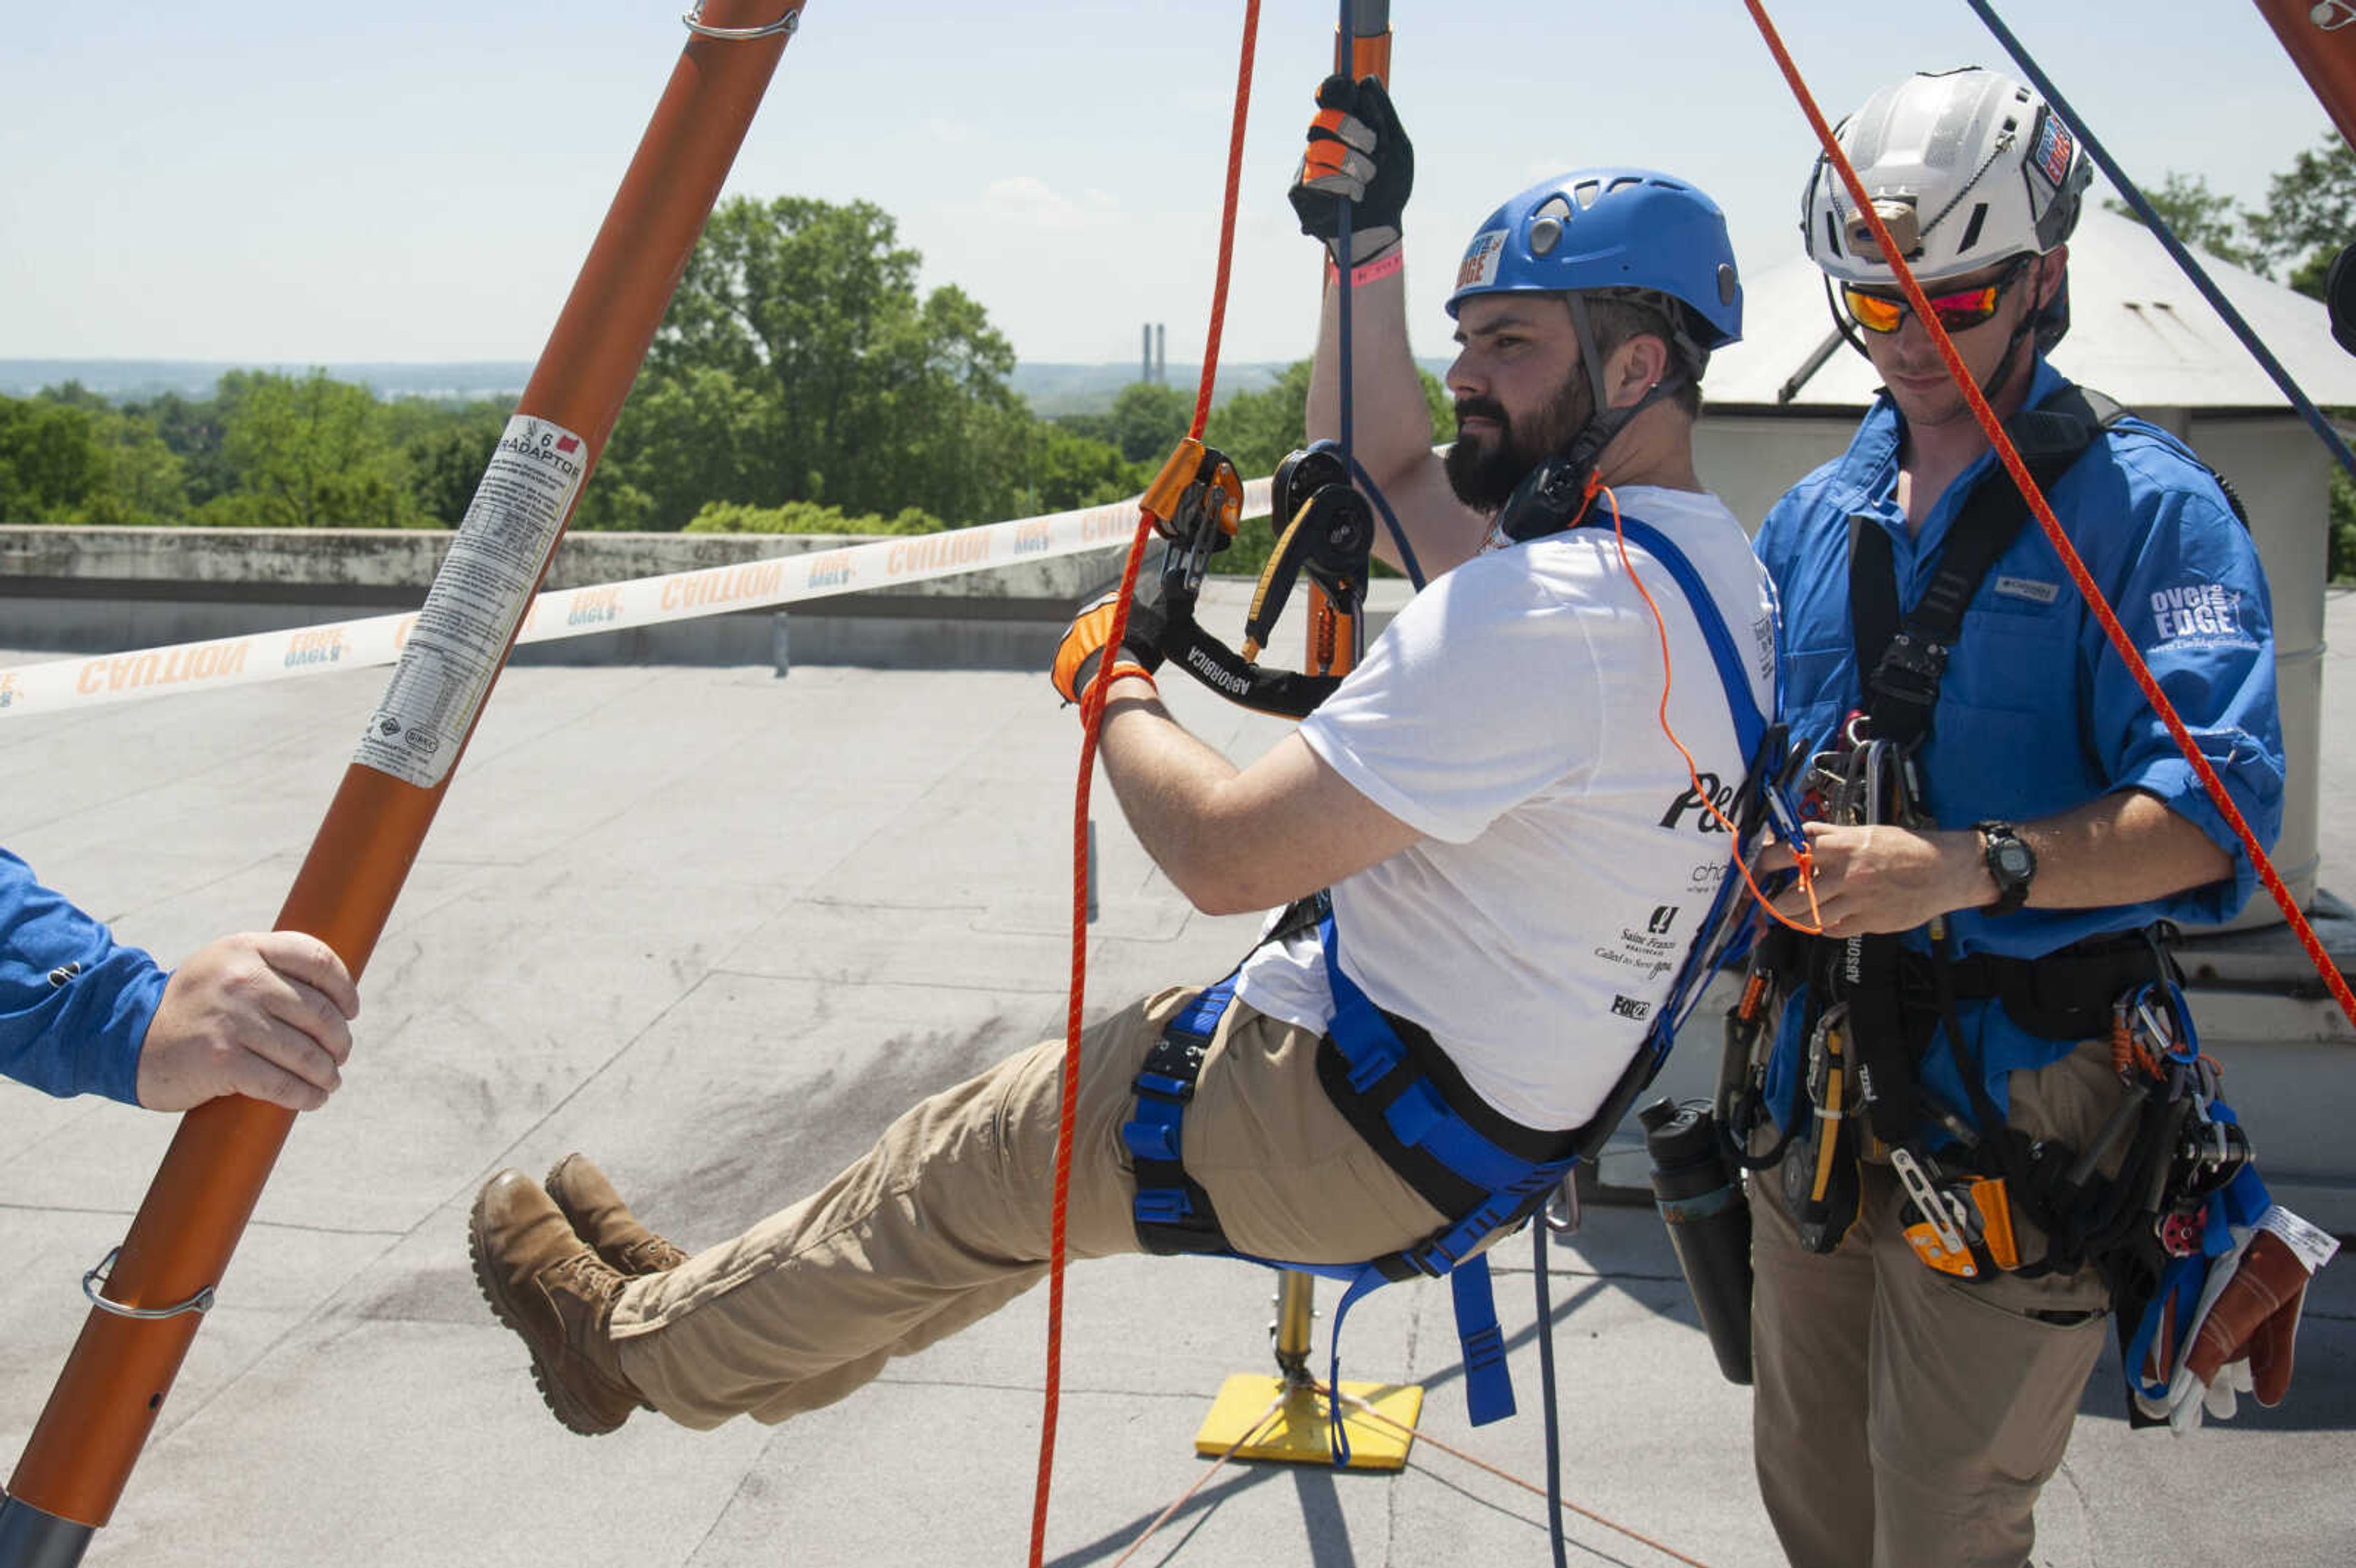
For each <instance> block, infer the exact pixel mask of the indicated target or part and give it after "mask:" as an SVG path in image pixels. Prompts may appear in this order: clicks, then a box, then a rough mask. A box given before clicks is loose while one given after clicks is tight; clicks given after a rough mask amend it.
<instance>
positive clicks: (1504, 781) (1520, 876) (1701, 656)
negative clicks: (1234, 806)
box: [1237, 485, 1775, 1129]
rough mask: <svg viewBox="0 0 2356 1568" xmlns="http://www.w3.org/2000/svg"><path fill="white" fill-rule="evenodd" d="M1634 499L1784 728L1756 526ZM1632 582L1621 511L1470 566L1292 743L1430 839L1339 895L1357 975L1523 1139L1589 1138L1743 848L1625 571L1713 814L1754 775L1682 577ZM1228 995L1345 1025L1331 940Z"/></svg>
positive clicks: (1425, 595) (1699, 499) (1650, 574)
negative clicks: (1774, 703) (1685, 563)
mask: <svg viewBox="0 0 2356 1568" xmlns="http://www.w3.org/2000/svg"><path fill="white" fill-rule="evenodd" d="M1618 499H1619V504H1620V507H1621V509H1622V512H1623V513H1624V514H1625V515H1626V516H1627V517H1630V518H1632V519H1641V520H1642V521H1644V522H1645V523H1648V524H1650V525H1651V526H1652V527H1653V528H1656V529H1658V530H1659V531H1660V532H1661V533H1662V534H1664V535H1665V536H1666V537H1667V538H1668V539H1670V540H1672V541H1673V542H1674V543H1675V544H1676V546H1677V548H1678V549H1681V550H1682V551H1684V553H1685V554H1686V556H1687V559H1688V560H1691V561H1692V562H1693V564H1694V566H1695V568H1696V570H1697V571H1698V572H1699V573H1700V574H1701V577H1702V580H1703V581H1705V582H1706V583H1707V584H1708V588H1709V592H1710V595H1711V597H1712V598H1713V599H1715V600H1716V601H1717V603H1718V605H1719V613H1720V614H1721V615H1722V616H1723V617H1724V618H1725V621H1726V624H1727V629H1728V630H1729V631H1730V633H1731V634H1732V635H1733V637H1734V641H1735V645H1736V647H1737V649H1738V651H1739V652H1740V656H1741V657H1742V658H1743V660H1744V661H1745V663H1746V664H1747V666H1748V674H1749V676H1750V678H1751V693H1752V696H1753V698H1754V699H1755V700H1756V701H1757V702H1758V704H1759V707H1760V709H1761V711H1762V712H1765V711H1767V710H1768V709H1769V708H1770V706H1771V700H1772V690H1773V678H1774V677H1773V661H1774V642H1775V638H1774V608H1773V604H1774V601H1773V590H1772V587H1771V586H1770V585H1769V582H1768V579H1767V576H1766V573H1765V572H1764V571H1762V569H1761V568H1760V566H1759V563H1758V561H1757V559H1756V558H1755V557H1754V556H1753V555H1752V554H1751V545H1750V541H1749V540H1748V539H1746V538H1745V536H1744V534H1743V531H1742V527H1741V525H1740V523H1738V522H1736V521H1735V519H1734V516H1733V514H1732V513H1730V512H1729V511H1728V510H1727V509H1726V507H1725V506H1724V505H1723V504H1722V503H1720V502H1719V499H1718V498H1717V497H1716V496H1708V495H1703V494H1699V493H1697V492H1692V491H1680V490H1666V489H1659V488H1655V487H1652V486H1635V485H1632V486H1629V487H1627V488H1625V489H1622V490H1621V491H1620V492H1619V493H1618ZM1596 505H1597V506H1598V507H1603V506H1604V505H1605V502H1604V500H1603V499H1602V497H1601V496H1599V497H1598V498H1597V502H1596ZM1627 559H1628V564H1627V565H1623V564H1622V560H1621V554H1620V549H1619V544H1618V541H1617V539H1615V537H1614V535H1613V532H1612V528H1611V526H1610V516H1609V513H1608V510H1607V511H1606V512H1605V513H1604V520H1603V522H1602V523H1601V525H1595V524H1590V526H1588V527H1585V528H1578V529H1575V530H1573V531H1571V532H1569V533H1567V534H1554V535H1550V536H1547V537H1546V538H1544V539H1534V540H1530V541H1528V542H1526V543H1522V544H1509V545H1508V546H1507V547H1506V548H1504V549H1494V550H1490V551H1487V552H1485V553H1483V554H1482V555H1479V556H1476V557H1474V558H1473V559H1472V560H1468V561H1466V562H1465V563H1463V564H1462V565H1461V566H1459V567H1457V568H1456V569H1455V570H1454V571H1450V572H1448V573H1446V574H1445V575H1443V576H1442V577H1440V579H1438V580H1437V581H1434V582H1432V583H1431V584H1430V586H1429V587H1427V588H1426V589H1424V591H1423V592H1420V593H1419V594H1417V595H1416V596H1415V598H1414V599H1412V600H1411V601H1409V602H1408V604H1407V606H1406V608H1405V609H1403V610H1402V611H1401V612H1400V613H1399V615H1398V618H1397V619H1396V620H1394V621H1393V622H1392V623H1391V624H1390V626H1389V627H1388V628H1387V630H1386V631H1385V632H1384V633H1383V635H1381V636H1380V637H1378V638H1377V639H1376V641H1375V643H1374V645H1373V646H1372V647H1371V648H1369V649H1368V650H1367V654H1366V657H1365V662H1364V663H1363V664H1361V665H1360V666H1359V667H1358V668H1356V669H1355V670H1354V671H1352V672H1351V674H1350V675H1349V676H1348V677H1346V678H1345V679H1344V681H1343V682H1342V685H1341V687H1340V688H1339V689H1337V690H1336V691H1335V692H1334V693H1333V696H1332V697H1330V698H1328V699H1326V701H1325V702H1324V704H1323V706H1322V707H1320V708H1319V709H1317V711H1316V712H1314V713H1313V714H1312V715H1310V717H1309V718H1308V719H1307V720H1303V721H1302V724H1301V737H1302V739H1304V740H1305V741H1308V743H1309V745H1310V748H1311V749H1312V751H1314V752H1316V753H1317V755H1318V756H1319V757H1321V758H1323V760H1324V761H1325V763H1327V764H1328V765H1329V766H1331V767H1332V768H1333V770H1334V771H1335V772H1337V773H1340V774H1341V775H1342V777H1343V778H1344V779H1345V780H1347V781H1348V782H1349V783H1350V784H1351V785H1352V786H1353V787H1355V789H1357V790H1358V791H1359V792H1360V793H1361V794H1363V795H1365V796H1366V798H1368V799H1369V800H1371V801H1373V802H1374V803H1375V804H1376V805H1379V806H1381V807H1382V808H1383V809H1384V810H1386V811H1387V812H1389V813H1390V814H1391V815H1392V816H1396V817H1398V819H1399V820H1401V821H1402V822H1405V823H1407V824H1408V826H1409V827H1414V828H1417V829H1419V831H1420V832H1422V833H1423V834H1424V835H1425V837H1422V838H1421V839H1419V840H1418V841H1417V842H1416V843H1415V844H1413V845H1411V846H1409V847H1408V848H1407V849H1405V850H1403V851H1401V852H1400V853H1398V854H1397V855H1395V856H1393V857H1391V858H1390V859H1387V860H1384V861H1382V862H1380V863H1379V864H1377V865H1375V866H1371V867H1369V868H1367V869H1365V870H1364V871H1360V872H1358V873H1357V874H1356V875H1355V876H1351V877H1346V878H1344V879H1343V880H1341V881H1339V882H1336V883H1335V884H1334V886H1333V908H1334V919H1335V927H1336V930H1337V931H1338V933H1340V945H1341V962H1342V967H1343V969H1344V973H1346V974H1347V975H1348V976H1350V978H1351V979H1352V980H1353V981H1354V982H1355V983H1356V984H1357V985H1358V986H1360V987H1363V988H1364V989H1365V992H1366V994H1367V996H1369V997H1372V998H1373V999H1374V1001H1375V1002H1376V1003H1377V1004H1378V1005H1379V1006H1381V1007H1383V1008H1387V1009H1389V1010H1390V1011H1392V1012H1395V1013H1398V1014H1400V1015H1402V1016H1404V1017H1407V1018H1410V1019H1415V1020H1416V1021H1417V1022H1419V1023H1420V1024H1422V1025H1423V1026H1424V1027H1425V1028H1426V1029H1430V1031H1431V1034H1432V1036H1433V1038H1434V1039H1435V1040H1438V1041H1439V1043H1440V1046H1441V1047H1442V1048H1443V1049H1444V1050H1445V1051H1447V1052H1448V1055H1449V1057H1450V1059H1451V1061H1453V1062H1454V1063H1455V1064H1456V1066H1457V1067H1458V1069H1459V1070H1460V1071H1462V1073H1463V1075H1464V1078H1465V1080H1466V1082H1467V1083H1470V1084H1471V1085H1472V1089H1473V1090H1474V1091H1475V1092H1476V1093H1479V1094H1480V1096H1481V1097H1482V1098H1483V1100H1484V1101H1486V1102H1487V1103H1488V1104H1490V1105H1492V1106H1494V1108H1495V1109H1496V1110H1497V1111H1498V1112H1499V1113H1501V1114H1502V1115H1505V1116H1508V1117H1510V1118H1512V1119H1513V1120H1514V1121H1516V1122H1519V1123H1521V1124H1523V1125H1526V1126H1531V1127H1538V1128H1548V1129H1552V1128H1569V1127H1575V1126H1579V1125H1582V1124H1584V1123H1585V1122H1587V1121H1588V1120H1589V1119H1590V1117H1592V1116H1593V1115H1594V1114H1595V1112H1596V1110H1597V1109H1598V1107H1599V1106H1600V1105H1601V1103H1602V1101H1603V1098H1604V1096H1605V1095H1606V1094H1608V1093H1610V1092H1611V1089H1612V1084H1613V1083H1615V1082H1616V1081H1617V1080H1618V1078H1619V1076H1620V1073H1621V1071H1622V1069H1623V1068H1624V1067H1625V1066H1626V1065H1627V1062H1628V1061H1629V1058H1630V1057H1631V1056H1632V1055H1633V1053H1634V1051H1635V1048H1636V1046H1637V1044H1638V1043H1639V1042H1640V1041H1641V1040H1643V1038H1644V1031H1645V1029H1647V1028H1648V1027H1649V1026H1650V1024H1651V1022H1652V1019H1653V1013H1654V1010H1655V1008H1658V1007H1660V1006H1661V1005H1662V1002H1663V1000H1664V998H1665V997H1666V995H1667V993H1668V990H1669V987H1670V984H1671V982H1672V980H1673V979H1674V978H1675V976H1676V970H1677V968H1678V966H1679V965H1681V964H1683V963H1684V961H1685V956H1686V951H1687V946H1688V944H1690V942H1691V940H1692V938H1693V935H1694V930H1695V927H1696V925H1697V923H1699V922H1700V921H1701V919H1702V917H1703V916H1704V914H1705V913H1707V912H1708V906H1709V903H1710V901H1711V899H1712V898H1713V897H1714V896H1715V894H1716V893H1717V891H1718V887H1719V882H1720V881H1721V880H1723V879H1724V878H1725V877H1726V876H1727V875H1729V874H1730V871H1729V857H1730V849H1731V845H1732V840H1731V839H1730V837H1729V836H1728V835H1727V833H1726V832H1725V830H1724V829H1723V828H1722V827H1720V825H1719V821H1718V819H1717V818H1716V817H1714V816H1712V815H1711V814H1710V812H1709V811H1708V809H1707V808H1706V807H1705V806H1704V805H1702V804H1701V802H1700V801H1699V799H1698V798H1697V795H1696V792H1695V790H1694V783H1693V775H1692V774H1691V773H1688V771H1687V765H1686V761H1685V759H1684V758H1683V757H1682V756H1680V755H1679V754H1678V752H1677V749H1676V745H1674V744H1673V743H1672V742H1671V741H1670V739H1669V737H1668V735H1666V734H1665V733H1664V732H1663V729H1662V722H1661V702H1662V689H1663V684H1664V683H1663V673H1664V672H1663V666H1662V657H1661V632H1660V630H1659V628H1658V624H1656V623H1655V619H1654V615H1653V613H1652V611H1651V610H1649V609H1648V608H1647V607H1646V605H1645V603H1644V597H1643V596H1642V595H1641V594H1640V593H1639V592H1638V591H1637V589H1636V587H1635V585H1634V583H1633V582H1632V581H1631V579H1630V576H1629V565H1633V567H1634V569H1635V573H1636V577H1637V578H1638V579H1640V580H1641V581H1642V582H1643V584H1644V588H1645V589H1646V590H1649V591H1650V592H1651V595H1652V598H1653V601H1654V603H1655V604H1657V605H1658V606H1659V609H1660V616H1661V620H1662V621H1663V622H1665V623H1666V626H1667V635H1668V646H1669V656H1670V660H1669V666H1668V671H1669V674H1670V677H1671V678H1670V679H1669V681H1668V683H1667V686H1668V724H1669V728H1670V729H1672V730H1674V731H1675V732H1676V737H1677V739H1678V740H1679V741H1683V742H1684V744H1685V746H1686V748H1687V751H1689V752H1692V754H1693V760H1694V766H1695V770H1696V771H1697V773H1698V774H1699V776H1700V781H1701V784H1702V785H1703V787H1704V789H1705V790H1707V791H1708V792H1709V793H1710V794H1711V795H1712V796H1713V797H1714V799H1715V801H1716V803H1717V804H1718V805H1719V806H1720V807H1721V808H1730V805H1731V800H1732V795H1733V792H1734V789H1735V787H1736V785H1737V784H1739V783H1740V780H1741V777H1742V773H1743V765H1744V763H1745V761H1746V759H1745V758H1744V757H1743V756H1742V754H1741V747H1740V742H1738V741H1736V739H1735V731H1734V723H1733V720H1732V717H1731V715H1730V712H1729V709H1728V707H1727V696H1726V688H1725V685H1724V683H1723V682H1722V681H1721V680H1720V678H1719V671H1718V666H1717V664H1716V662H1715V661H1714V660H1713V659H1712V658H1711V656H1710V652H1709V648H1708V644H1707V643H1706V642H1705V641H1704V640H1703V635H1702V632H1701V628H1700V625H1699V624H1698V623H1697V621H1696V620H1695V619H1694V616H1693V613H1692V611H1691V610H1690V609H1689V608H1688V607H1687V599H1686V595H1685V592H1684V591H1683V590H1682V589H1681V588H1680V587H1679V586H1678V585H1677V582H1676V579H1675V578H1673V577H1672V576H1670V574H1669V571H1668V569H1667V568H1665V567H1664V566H1662V565H1661V564H1660V563H1659V562H1658V561H1657V560H1654V559H1653V558H1652V557H1651V556H1650V555H1647V554H1645V553H1644V551H1643V550H1642V549H1640V548H1639V547H1638V546H1637V545H1636V544H1635V543H1633V541H1631V542H1630V543H1629V544H1628V547H1627ZM1237 994H1238V995H1239V996H1240V997H1242V999H1243V1000H1244V1001H1246V1002H1248V1004H1250V1005H1251V1006H1252V1007H1254V1008H1258V1010H1259V1011H1261V1012H1263V1013H1267V1014H1269V1015H1271V1016H1273V1017H1276V1018H1280V1019H1284V1020H1285V1021H1287V1022H1289V1023H1293V1024H1298V1025H1300V1026H1301V1027H1303V1028H1308V1029H1321V1030H1322V1029H1323V1028H1324V1027H1325V1025H1326V1023H1327V1021H1328V1019H1330V1018H1331V1017H1332V1013H1333V999H1332V996H1331V994H1330V988H1329V987H1328V985H1327V981H1326V976H1325V973H1324V962H1323V956H1322V955H1321V954H1320V952H1319V950H1318V947H1317V944H1316V940H1315V937H1314V934H1313V933H1312V934H1311V935H1308V936H1305V937H1300V938H1295V939H1294V940H1292V941H1290V942H1289V943H1286V944H1268V945H1266V946H1263V947H1262V948H1261V949H1260V950H1259V951H1258V952H1257V953H1255V954H1254V955H1252V957H1251V958H1250V959H1249V960H1248V961H1247V962H1246V964H1245V965H1244V969H1243V974H1242V976H1241V979H1240V981H1239V983H1238V989H1237Z"/></svg>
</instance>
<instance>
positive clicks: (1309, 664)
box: [1276, 0, 1391, 675]
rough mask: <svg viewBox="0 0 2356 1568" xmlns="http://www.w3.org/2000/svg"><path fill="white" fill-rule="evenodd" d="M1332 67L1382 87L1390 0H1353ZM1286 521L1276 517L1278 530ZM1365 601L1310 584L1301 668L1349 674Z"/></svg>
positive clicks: (1359, 647) (1338, 30) (1361, 642)
mask: <svg viewBox="0 0 2356 1568" xmlns="http://www.w3.org/2000/svg"><path fill="white" fill-rule="evenodd" d="M1333 69H1335V70H1336V71H1339V72H1344V73H1346V74H1347V75H1348V77H1349V78H1350V80H1352V81H1364V80H1365V79H1366V78H1368V77H1370V76H1371V77H1374V78H1376V80H1379V81H1381V82H1382V83H1383V84H1384V85H1385V86H1386V87H1387V86H1389V85H1390V76H1391V7H1390V0H1352V4H1351V6H1350V27H1349V30H1348V31H1347V32H1344V30H1343V29H1342V27H1341V26H1340V24H1339V23H1336V24H1335V26H1334V28H1333ZM1288 520H1289V519H1287V518H1283V517H1280V518H1278V519H1276V527H1277V528H1278V529H1279V531H1281V530H1282V528H1283V527H1284V524H1285V523H1286V522H1287V521H1288ZM1365 640H1366V637H1365V606H1364V604H1363V603H1361V605H1360V607H1359V613H1358V614H1356V615H1344V614H1343V613H1341V612H1340V611H1339V610H1336V609H1335V608H1333V601H1332V600H1331V599H1328V598H1327V597H1326V596H1325V591H1324V590H1323V589H1322V588H1320V587H1318V586H1317V585H1316V584H1315V583H1313V582H1312V583H1311V584H1310V585H1309V625H1308V651H1307V656H1306V657H1305V658H1303V659H1302V661H1301V668H1303V669H1305V670H1311V671H1313V672H1315V673H1317V674H1320V675H1347V674H1348V673H1349V672H1350V671H1351V670H1353V669H1355V667H1357V663H1358V656H1359V655H1361V654H1363V653H1364V652H1365Z"/></svg>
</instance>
